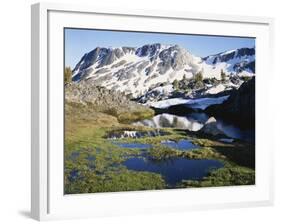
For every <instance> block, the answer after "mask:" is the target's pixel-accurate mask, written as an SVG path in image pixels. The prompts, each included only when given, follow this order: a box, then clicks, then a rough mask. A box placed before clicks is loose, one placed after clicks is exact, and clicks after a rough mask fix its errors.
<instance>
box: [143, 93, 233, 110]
mask: <svg viewBox="0 0 281 224" xmlns="http://www.w3.org/2000/svg"><path fill="white" fill-rule="evenodd" d="M228 97H229V96H222V97H217V98H209V97H206V98H199V99H183V98H172V99H167V100H162V101H158V102H149V103H147V104H146V105H148V106H151V107H154V108H159V109H165V108H169V107H170V106H175V105H181V104H185V105H187V106H188V107H191V108H193V109H201V110H205V109H206V108H207V107H208V106H211V105H214V104H222V103H223V102H224V101H225V100H227V99H228Z"/></svg>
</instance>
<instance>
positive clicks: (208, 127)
mask: <svg viewBox="0 0 281 224" xmlns="http://www.w3.org/2000/svg"><path fill="white" fill-rule="evenodd" d="M200 132H202V133H204V134H207V135H213V136H218V135H225V134H224V133H223V132H222V131H221V130H220V129H219V128H218V126H217V120H216V119H215V118H214V117H210V118H209V119H208V120H207V121H206V123H205V124H204V126H203V128H201V130H200Z"/></svg>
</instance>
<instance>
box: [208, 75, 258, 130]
mask: <svg viewBox="0 0 281 224" xmlns="http://www.w3.org/2000/svg"><path fill="white" fill-rule="evenodd" d="M206 112H207V113H208V114H210V115H212V116H216V115H218V116H220V117H222V118H224V119H226V120H230V121H233V122H235V123H236V124H238V125H239V126H240V127H246V128H254V127H255V77H253V78H252V79H251V80H249V81H247V82H244V83H243V84H242V85H241V86H240V88H239V89H238V90H235V91H233V92H232V94H231V95H230V97H229V98H228V99H227V100H226V101H225V102H224V103H223V104H220V105H212V106H210V107H208V108H207V109H206Z"/></svg>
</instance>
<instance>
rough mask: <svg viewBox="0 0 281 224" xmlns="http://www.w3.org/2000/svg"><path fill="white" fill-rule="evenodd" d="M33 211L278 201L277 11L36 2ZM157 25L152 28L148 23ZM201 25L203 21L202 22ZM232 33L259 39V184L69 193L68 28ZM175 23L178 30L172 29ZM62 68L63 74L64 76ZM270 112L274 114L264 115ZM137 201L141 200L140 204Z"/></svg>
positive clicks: (75, 213) (86, 212) (76, 213)
mask: <svg viewBox="0 0 281 224" xmlns="http://www.w3.org/2000/svg"><path fill="white" fill-rule="evenodd" d="M31 8H32V10H31V13H32V35H31V36H32V40H31V42H32V149H31V156H32V157H31V158H32V164H31V177H32V183H31V214H32V217H33V218H34V219H37V220H50V219H66V218H81V217H100V216H114V215H126V214H137V213H154V212H180V211H186V210H192V209H193V210H194V209H207V208H208V209H209V208H225V207H248V206H263V205H271V204H272V203H273V179H274V178H273V145H272V143H271V142H270V141H268V140H269V139H270V133H268V131H267V130H268V129H269V128H268V127H269V126H270V123H271V121H270V119H271V118H270V114H269V112H270V111H269V108H268V107H267V106H266V105H267V99H268V97H269V96H268V95H267V94H266V91H264V90H266V89H269V88H270V85H271V83H272V82H273V81H274V80H273V78H272V79H268V78H266V77H265V76H263V74H264V73H267V74H266V76H267V77H268V75H271V74H272V70H271V68H272V67H273V66H272V64H271V63H272V60H269V59H271V58H272V57H273V54H272V50H273V24H274V21H273V19H271V18H262V17H249V16H232V15H215V14H203V13H190V12H180V11H178V12H167V11H154V10H153V11H144V10H130V11H127V10H125V9H97V8H95V7H93V6H79V5H64V4H50V3H38V4H35V5H32V7H31ZM147 24H149V27H148V26H147ZM194 24H196V26H195V25H194ZM187 25H188V26H189V27H190V29H189V32H190V33H201V34H202V33H204V34H217V35H223V34H226V33H227V34H229V35H241V36H247V35H251V36H255V37H256V38H257V43H256V49H257V52H260V53H257V62H256V63H257V64H256V66H257V72H256V73H257V79H256V80H257V81H256V102H257V104H256V185H254V186H236V187H219V188H204V189H197V188H196V189H179V190H161V191H143V192H118V193H100V194H83V195H67V196H66V195H64V194H63V188H62V184H63V178H62V177H63V169H62V168H63V144H62V143H63V132H62V129H61V128H62V126H63V113H61V112H62V108H63V100H64V99H63V95H62V94H63V84H62V83H63V64H62V62H63V57H62V55H63V48H62V44H63V36H61V35H62V33H63V32H62V30H63V29H62V28H63V27H81V28H82V27H84V28H85V27H86V28H104V29H114V30H122V29H123V30H141V31H155V30H157V31H162V32H165V31H167V32H168V31H169V32H175V33H176V32H179V27H185V28H184V30H187V28H186V26H187ZM171 29H173V30H171ZM60 74H61V76H60ZM264 117H267V119H263V118H264ZM136 202H137V203H136Z"/></svg>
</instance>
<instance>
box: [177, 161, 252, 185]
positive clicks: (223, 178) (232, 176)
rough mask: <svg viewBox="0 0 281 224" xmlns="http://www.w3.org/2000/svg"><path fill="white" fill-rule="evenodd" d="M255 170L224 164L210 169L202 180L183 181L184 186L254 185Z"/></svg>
mask: <svg viewBox="0 0 281 224" xmlns="http://www.w3.org/2000/svg"><path fill="white" fill-rule="evenodd" d="M254 184H255V171H254V170H252V169H249V168H246V167H240V166H234V167H229V166H225V167H223V168H220V169H217V170H215V171H211V172H210V174H209V175H208V176H207V177H205V178H204V179H203V180H202V181H183V182H182V185H181V186H184V187H212V186H235V185H254Z"/></svg>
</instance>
